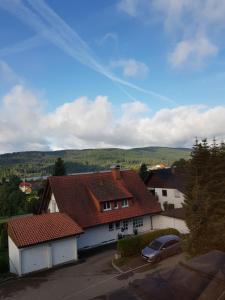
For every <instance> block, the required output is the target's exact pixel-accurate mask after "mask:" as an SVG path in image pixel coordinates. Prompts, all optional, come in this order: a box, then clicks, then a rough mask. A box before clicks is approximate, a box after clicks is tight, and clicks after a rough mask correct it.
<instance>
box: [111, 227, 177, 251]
mask: <svg viewBox="0 0 225 300" xmlns="http://www.w3.org/2000/svg"><path fill="white" fill-rule="evenodd" d="M166 234H176V235H180V233H179V231H178V230H176V229H174V228H166V229H159V230H154V231H150V232H148V233H144V234H140V235H136V236H132V237H127V238H125V239H121V240H118V242H117V250H118V252H119V253H120V254H121V256H122V257H128V256H132V255H135V254H138V253H140V251H141V249H143V248H144V247H145V246H147V245H148V244H149V243H150V242H151V241H153V240H154V239H156V238H157V237H159V236H162V235H166Z"/></svg>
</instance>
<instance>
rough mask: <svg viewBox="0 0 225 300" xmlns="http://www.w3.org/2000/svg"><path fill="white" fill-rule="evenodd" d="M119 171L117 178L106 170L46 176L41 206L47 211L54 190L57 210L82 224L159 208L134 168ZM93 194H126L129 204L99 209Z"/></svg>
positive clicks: (103, 198)
mask: <svg viewBox="0 0 225 300" xmlns="http://www.w3.org/2000/svg"><path fill="white" fill-rule="evenodd" d="M120 175H121V178H120V179H115V178H114V177H113V175H112V172H110V171H109V172H100V173H89V174H79V175H73V176H55V177H54V176H53V177H49V179H48V182H47V188H46V190H45V193H44V197H43V202H42V207H41V210H42V211H47V208H48V204H49V201H50V197H51V193H52V192H53V194H54V196H55V200H56V203H57V206H58V208H59V211H60V212H65V213H67V214H68V215H69V216H70V217H71V218H72V219H73V220H75V221H76V222H77V223H78V224H79V225H80V226H82V228H87V227H92V226H96V225H99V224H105V223H109V222H113V221H119V220H123V219H128V218H133V217H137V216H143V215H147V214H156V213H159V212H160V211H161V207H160V204H159V203H158V202H157V200H156V198H155V197H154V196H152V194H151V193H150V192H149V191H148V190H147V188H146V186H145V184H144V183H143V182H142V180H141V179H140V177H139V175H138V174H137V173H136V172H134V171H131V170H124V171H120ZM92 194H94V196H95V198H96V199H97V201H98V202H99V203H101V202H103V201H109V200H111V201H113V200H118V199H123V198H126V199H128V198H129V207H127V208H119V209H112V210H109V211H103V212H102V211H100V210H99V209H98V208H97V207H96V205H95V202H94V201H93V197H92Z"/></svg>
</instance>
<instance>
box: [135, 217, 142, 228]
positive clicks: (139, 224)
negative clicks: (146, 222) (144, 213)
mask: <svg viewBox="0 0 225 300" xmlns="http://www.w3.org/2000/svg"><path fill="white" fill-rule="evenodd" d="M142 226H143V218H135V219H133V227H134V228H137V227H142Z"/></svg>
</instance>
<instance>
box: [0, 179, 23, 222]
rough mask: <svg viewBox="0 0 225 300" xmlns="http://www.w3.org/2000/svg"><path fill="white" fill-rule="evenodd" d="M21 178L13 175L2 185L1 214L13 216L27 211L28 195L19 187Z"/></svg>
mask: <svg viewBox="0 0 225 300" xmlns="http://www.w3.org/2000/svg"><path fill="white" fill-rule="evenodd" d="M20 182H21V179H20V178H19V177H17V176H12V177H10V178H9V180H8V181H3V183H2V184H1V185H0V216H13V215H17V214H21V213H24V212H25V211H26V195H25V193H23V192H21V191H20V189H19V183H20Z"/></svg>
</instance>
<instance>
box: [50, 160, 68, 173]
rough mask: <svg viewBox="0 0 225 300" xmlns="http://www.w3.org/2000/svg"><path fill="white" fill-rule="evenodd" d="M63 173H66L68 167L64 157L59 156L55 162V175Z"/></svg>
mask: <svg viewBox="0 0 225 300" xmlns="http://www.w3.org/2000/svg"><path fill="white" fill-rule="evenodd" d="M63 175H66V167H65V164H64V161H63V160H62V158H61V157H59V158H57V160H56V162H55V166H54V170H53V176H63Z"/></svg>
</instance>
